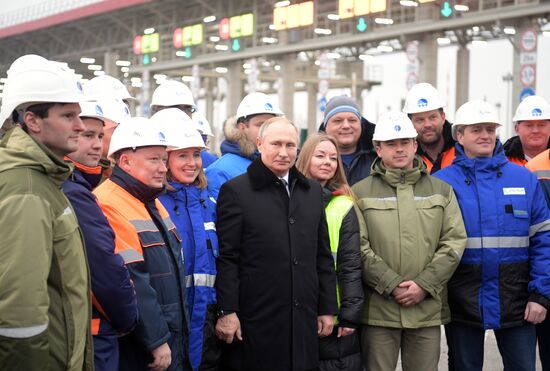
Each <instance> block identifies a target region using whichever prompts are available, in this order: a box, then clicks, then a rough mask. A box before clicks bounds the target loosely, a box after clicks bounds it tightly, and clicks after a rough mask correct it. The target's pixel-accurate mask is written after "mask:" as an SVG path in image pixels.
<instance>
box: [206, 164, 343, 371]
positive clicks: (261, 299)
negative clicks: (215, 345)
mask: <svg viewBox="0 0 550 371" xmlns="http://www.w3.org/2000/svg"><path fill="white" fill-rule="evenodd" d="M289 186H290V198H289V196H288V195H287V193H286V190H285V188H284V186H283V185H282V183H281V181H280V180H279V179H278V178H277V177H276V176H275V175H274V174H273V173H272V172H271V171H270V170H269V169H268V168H267V167H266V166H265V165H264V164H263V163H262V161H261V159H256V160H254V161H253V162H252V164H251V165H250V166H249V167H248V170H247V172H246V173H245V174H243V175H240V176H238V177H236V178H233V179H232V180H230V181H228V182H226V183H225V184H224V185H223V186H222V188H221V190H220V194H219V198H218V205H217V216H218V222H217V231H218V239H219V246H220V255H219V257H218V260H217V269H218V275H217V278H216V289H217V295H218V305H219V307H220V308H221V309H222V310H224V311H229V310H231V311H236V312H237V314H238V317H239V319H240V322H241V329H242V336H243V341H242V342H236V343H233V344H232V345H231V346H229V347H228V348H229V349H228V351H227V352H226V354H225V355H224V356H227V358H226V362H225V363H226V364H225V365H224V366H228V367H230V368H232V369H238V370H251V371H252V370H253V371H261V370H266V371H267V370H273V371H285V370H301V371H302V370H309V369H312V368H316V367H317V365H318V362H319V353H318V345H317V344H318V341H317V339H318V337H317V316H318V315H327V314H330V315H334V314H336V313H337V302H336V275H335V271H334V261H333V259H332V255H331V252H330V248H329V243H328V231H327V226H326V220H325V213H324V207H323V196H322V190H321V187H320V186H319V184H318V183H317V182H315V181H312V180H308V179H306V178H305V177H304V176H303V175H302V174H301V173H299V172H298V170H296V168H294V167H292V168H291V169H290V174H289Z"/></svg>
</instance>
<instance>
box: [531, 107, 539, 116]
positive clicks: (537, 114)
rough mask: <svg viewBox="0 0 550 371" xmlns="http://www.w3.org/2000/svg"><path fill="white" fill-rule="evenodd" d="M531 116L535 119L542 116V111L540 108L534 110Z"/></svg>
mask: <svg viewBox="0 0 550 371" xmlns="http://www.w3.org/2000/svg"><path fill="white" fill-rule="evenodd" d="M531 116H533V117H538V116H542V110H541V109H540V108H533V110H532V111H531Z"/></svg>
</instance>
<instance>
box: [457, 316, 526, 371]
mask: <svg viewBox="0 0 550 371" xmlns="http://www.w3.org/2000/svg"><path fill="white" fill-rule="evenodd" d="M447 326H448V327H449V328H450V330H451V331H449V334H448V335H449V339H448V340H449V346H450V348H451V349H452V355H453V360H454V370H455V371H482V369H483V351H484V346H483V345H484V340H485V330H484V329H483V328H480V327H474V326H469V325H464V324H459V323H456V322H455V323H450V324H448V325H447ZM493 331H494V333H495V337H496V340H497V345H498V350H499V352H500V355H501V357H502V363H503V364H504V371H535V357H536V355H535V353H536V332H535V326H533V325H530V324H525V325H523V326H518V327H511V328H505V329H499V330H493Z"/></svg>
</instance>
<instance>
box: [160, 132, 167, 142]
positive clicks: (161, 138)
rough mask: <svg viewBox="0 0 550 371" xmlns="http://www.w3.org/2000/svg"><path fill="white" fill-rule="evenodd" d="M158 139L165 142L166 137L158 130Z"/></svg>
mask: <svg viewBox="0 0 550 371" xmlns="http://www.w3.org/2000/svg"><path fill="white" fill-rule="evenodd" d="M159 141H161V142H162V143H166V137H165V136H164V134H163V133H162V132H161V131H159Z"/></svg>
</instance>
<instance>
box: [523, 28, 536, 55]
mask: <svg viewBox="0 0 550 371" xmlns="http://www.w3.org/2000/svg"><path fill="white" fill-rule="evenodd" d="M520 46H521V50H522V51H524V52H532V51H534V50H536V49H537V32H536V31H535V30H534V29H532V28H528V29H526V30H525V31H523V32H522V33H521V38H520Z"/></svg>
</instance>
